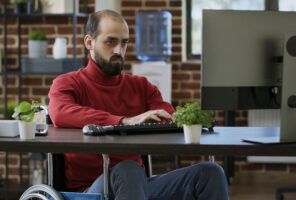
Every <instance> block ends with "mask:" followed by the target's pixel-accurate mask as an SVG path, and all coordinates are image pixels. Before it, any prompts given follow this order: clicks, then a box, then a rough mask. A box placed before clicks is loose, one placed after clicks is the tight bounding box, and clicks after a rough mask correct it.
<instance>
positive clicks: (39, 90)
mask: <svg viewBox="0 0 296 200" xmlns="http://www.w3.org/2000/svg"><path fill="white" fill-rule="evenodd" d="M48 91H49V88H33V90H32V93H33V95H47V94H48Z"/></svg>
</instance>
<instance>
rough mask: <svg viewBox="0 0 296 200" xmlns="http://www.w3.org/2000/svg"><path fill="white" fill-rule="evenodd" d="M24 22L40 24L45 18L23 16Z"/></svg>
mask: <svg viewBox="0 0 296 200" xmlns="http://www.w3.org/2000/svg"><path fill="white" fill-rule="evenodd" d="M22 24H25V25H27V24H35V25H37V24H38V25H40V24H43V18H42V17H24V18H22Z"/></svg>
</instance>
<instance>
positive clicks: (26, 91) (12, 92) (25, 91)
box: [7, 87, 29, 95]
mask: <svg viewBox="0 0 296 200" xmlns="http://www.w3.org/2000/svg"><path fill="white" fill-rule="evenodd" d="M7 91H8V94H10V95H18V88H14V87H13V88H12V87H9V88H8V90H7ZM22 94H29V89H28V88H23V89H22Z"/></svg>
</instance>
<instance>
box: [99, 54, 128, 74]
mask: <svg viewBox="0 0 296 200" xmlns="http://www.w3.org/2000/svg"><path fill="white" fill-rule="evenodd" d="M94 56H95V61H96V63H97V64H98V66H99V68H100V69H101V70H102V71H103V72H104V73H105V74H106V75H109V76H116V75H118V74H120V73H121V71H122V69H123V65H124V60H123V58H122V57H121V56H120V55H113V56H111V57H110V59H109V61H107V60H105V59H104V58H102V56H100V55H98V54H95V55H94Z"/></svg>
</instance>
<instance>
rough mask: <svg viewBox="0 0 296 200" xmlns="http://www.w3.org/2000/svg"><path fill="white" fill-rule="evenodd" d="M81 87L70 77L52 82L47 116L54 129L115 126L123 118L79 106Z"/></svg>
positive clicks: (62, 77)
mask: <svg viewBox="0 0 296 200" xmlns="http://www.w3.org/2000/svg"><path fill="white" fill-rule="evenodd" d="M81 90H82V89H81V87H80V86H79V85H78V83H76V82H75V81H74V80H73V79H72V78H71V77H70V76H61V77H58V78H57V79H55V80H54V81H53V84H52V86H51V88H50V91H49V94H48V96H49V105H48V111H49V115H50V117H51V119H52V121H53V124H54V126H55V127H64V128H66V127H68V128H81V127H83V126H84V125H85V124H99V125H117V124H119V123H120V122H121V120H122V118H123V116H117V115H112V114H110V113H108V112H105V111H101V110H97V109H94V108H91V107H88V106H82V105H80V98H81V97H80V94H81V93H80V92H81Z"/></svg>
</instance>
